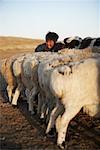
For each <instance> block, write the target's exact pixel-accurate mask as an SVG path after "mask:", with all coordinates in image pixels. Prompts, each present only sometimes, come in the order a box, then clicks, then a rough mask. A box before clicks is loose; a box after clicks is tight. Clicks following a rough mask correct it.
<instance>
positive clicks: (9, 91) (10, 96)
mask: <svg viewBox="0 0 100 150" xmlns="http://www.w3.org/2000/svg"><path fill="white" fill-rule="evenodd" d="M12 91H13V87H10V86H9V85H8V86H7V93H8V97H9V102H11V99H12Z"/></svg>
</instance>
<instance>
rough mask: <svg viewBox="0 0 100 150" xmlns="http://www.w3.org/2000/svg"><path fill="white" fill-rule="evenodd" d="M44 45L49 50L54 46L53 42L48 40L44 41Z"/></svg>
mask: <svg viewBox="0 0 100 150" xmlns="http://www.w3.org/2000/svg"><path fill="white" fill-rule="evenodd" d="M46 45H47V47H48V48H49V49H51V48H53V46H54V45H55V42H54V41H53V40H48V41H46Z"/></svg>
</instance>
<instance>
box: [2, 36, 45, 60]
mask: <svg viewBox="0 0 100 150" xmlns="http://www.w3.org/2000/svg"><path fill="white" fill-rule="evenodd" d="M43 42H44V41H43V40H41V39H29V38H21V37H4V36H0V58H6V57H9V56H11V55H14V54H16V53H27V52H32V51H34V49H35V48H36V47H37V45H39V44H41V43H43Z"/></svg>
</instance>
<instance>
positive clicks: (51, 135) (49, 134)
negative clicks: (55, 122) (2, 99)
mask: <svg viewBox="0 0 100 150" xmlns="http://www.w3.org/2000/svg"><path fill="white" fill-rule="evenodd" d="M47 137H49V138H53V137H55V131H54V128H52V129H51V130H50V131H49V132H48V133H47Z"/></svg>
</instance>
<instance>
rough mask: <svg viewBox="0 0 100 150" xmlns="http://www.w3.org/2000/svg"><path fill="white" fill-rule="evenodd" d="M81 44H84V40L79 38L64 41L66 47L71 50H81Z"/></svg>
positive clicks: (69, 38)
mask: <svg viewBox="0 0 100 150" xmlns="http://www.w3.org/2000/svg"><path fill="white" fill-rule="evenodd" d="M81 42H82V39H81V38H80V37H78V36H75V37H68V38H65V39H64V43H65V47H66V48H69V49H73V48H76V49H78V48H80V45H81Z"/></svg>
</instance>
